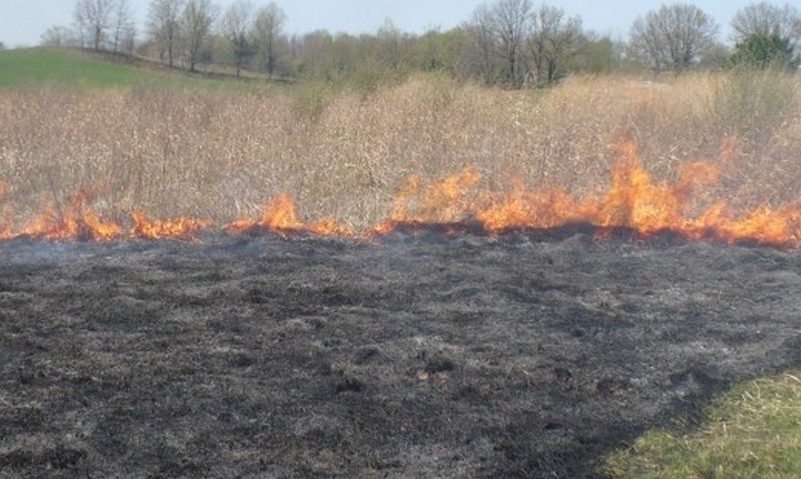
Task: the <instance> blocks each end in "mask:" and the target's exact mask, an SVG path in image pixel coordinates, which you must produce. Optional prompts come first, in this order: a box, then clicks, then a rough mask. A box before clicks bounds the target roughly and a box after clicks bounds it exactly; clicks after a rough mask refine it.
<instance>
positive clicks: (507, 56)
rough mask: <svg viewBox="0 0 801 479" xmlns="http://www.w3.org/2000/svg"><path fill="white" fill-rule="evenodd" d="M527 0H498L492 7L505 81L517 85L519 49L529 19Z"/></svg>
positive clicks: (494, 29)
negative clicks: (503, 61) (504, 63)
mask: <svg viewBox="0 0 801 479" xmlns="http://www.w3.org/2000/svg"><path fill="white" fill-rule="evenodd" d="M530 11H531V2H530V1H529V0H498V1H497V3H495V5H494V7H493V8H492V19H493V24H494V25H493V31H494V32H495V34H496V36H497V38H498V41H499V44H498V52H499V54H500V55H501V57H502V58H503V59H504V60H505V62H506V74H505V76H506V81H507V83H508V84H510V85H518V84H519V83H520V80H521V77H522V75H521V74H520V53H521V52H520V50H521V48H522V45H523V39H524V35H525V33H526V23H527V22H528V20H529V12H530Z"/></svg>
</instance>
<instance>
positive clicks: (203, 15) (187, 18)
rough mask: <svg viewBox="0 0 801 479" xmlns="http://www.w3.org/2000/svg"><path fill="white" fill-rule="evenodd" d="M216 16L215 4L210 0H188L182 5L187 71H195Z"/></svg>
mask: <svg viewBox="0 0 801 479" xmlns="http://www.w3.org/2000/svg"><path fill="white" fill-rule="evenodd" d="M216 16H217V6H216V5H215V4H213V3H212V2H211V0H189V1H188V2H187V3H186V6H185V7H184V12H183V15H182V16H181V23H182V29H183V32H184V33H183V35H184V41H185V45H186V59H187V63H189V71H192V72H193V71H195V66H196V65H197V63H198V61H199V60H200V56H201V54H202V52H203V49H204V48H205V47H206V45H208V43H209V38H210V36H211V26H212V24H213V23H214V18H215V17H216Z"/></svg>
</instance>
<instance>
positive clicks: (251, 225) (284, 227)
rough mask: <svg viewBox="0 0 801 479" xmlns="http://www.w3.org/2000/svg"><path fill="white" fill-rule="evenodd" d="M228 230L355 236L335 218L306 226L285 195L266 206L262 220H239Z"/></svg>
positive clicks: (292, 203) (277, 197) (350, 229)
mask: <svg viewBox="0 0 801 479" xmlns="http://www.w3.org/2000/svg"><path fill="white" fill-rule="evenodd" d="M226 229H227V230H228V231H229V232H232V233H247V232H254V231H269V232H273V233H278V234H281V235H286V234H289V233H310V234H316V235H320V236H352V235H354V234H355V231H354V230H353V229H352V228H350V227H349V226H347V225H345V224H342V223H339V222H337V221H336V220H335V219H333V218H323V219H321V220H318V221H315V222H312V223H310V224H308V225H307V224H304V223H303V222H302V221H300V219H298V215H297V207H296V206H295V202H294V201H293V200H292V198H290V197H289V195H285V194H281V195H278V196H276V197H275V198H273V200H272V201H270V202H269V203H267V204H266V205H264V212H263V213H262V216H261V218H260V219H258V220H254V219H243V220H237V221H234V222H233V223H231V224H230V225H229V226H228V228H226Z"/></svg>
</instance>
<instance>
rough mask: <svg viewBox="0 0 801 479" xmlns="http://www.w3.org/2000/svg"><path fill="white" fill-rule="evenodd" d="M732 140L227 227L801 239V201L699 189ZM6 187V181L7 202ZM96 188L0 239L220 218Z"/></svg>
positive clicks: (194, 227) (159, 233)
mask: <svg viewBox="0 0 801 479" xmlns="http://www.w3.org/2000/svg"><path fill="white" fill-rule="evenodd" d="M732 150H733V143H732V142H726V143H724V148H723V154H722V155H721V159H719V160H718V161H717V162H715V163H712V162H709V161H697V162H693V163H686V164H684V165H683V166H682V167H681V168H680V169H679V171H678V175H677V176H678V177H677V179H676V180H674V181H657V180H655V179H654V178H653V176H652V175H651V174H650V173H649V172H648V170H647V169H646V168H645V167H644V165H643V164H642V161H641V160H640V157H639V154H638V152H637V148H636V146H635V145H634V144H633V143H632V142H629V141H623V142H621V143H620V144H619V145H618V161H617V163H616V164H615V165H614V166H613V168H612V171H611V181H610V184H609V187H608V188H607V189H606V191H605V192H603V193H601V194H599V195H595V196H579V195H575V194H572V193H570V192H569V191H567V190H565V189H562V188H556V187H551V188H545V189H539V190H537V189H530V188H528V187H527V186H526V185H525V184H524V182H523V181H522V180H520V179H512V180H510V182H509V183H508V187H507V188H506V189H504V190H502V191H493V190H487V189H482V188H481V184H482V175H481V173H480V172H479V170H478V169H476V168H466V169H464V170H463V171H461V172H459V173H457V174H455V175H453V176H450V177H447V178H444V179H441V180H438V181H431V182H427V181H425V180H423V179H422V178H421V177H419V176H413V177H411V178H410V179H409V180H408V181H407V182H406V183H405V184H404V186H403V187H402V188H401V191H400V192H399V194H398V195H397V197H396V199H395V201H394V204H393V207H392V210H391V213H390V215H389V216H388V217H387V218H386V219H384V220H383V221H380V222H379V223H377V224H376V225H375V226H372V227H368V228H365V229H362V230H355V229H353V228H352V227H350V226H349V225H347V224H345V223H342V222H340V221H338V220H336V219H334V218H330V217H329V218H323V219H320V220H312V221H304V220H303V219H302V218H301V216H300V215H299V214H298V208H297V206H296V204H295V202H294V201H293V200H292V198H291V197H289V196H288V195H284V194H282V195H278V196H276V197H275V198H273V199H272V201H270V202H268V203H267V204H266V205H265V206H264V210H263V212H262V214H261V217H259V218H246V219H240V220H237V221H234V222H232V223H231V224H230V225H228V226H227V227H226V228H225V229H226V231H228V232H229V233H232V234H243V233H260V232H269V233H274V234H278V235H280V236H284V237H289V236H291V235H294V234H311V235H319V236H335V237H374V236H380V235H385V234H388V233H391V232H392V231H395V230H397V229H399V228H404V229H415V228H419V227H426V226H432V225H435V226H437V227H439V228H440V229H441V230H444V231H453V232H464V231H466V230H470V231H473V230H476V229H478V230H481V231H483V232H485V233H488V234H503V233H505V232H508V231H513V230H534V229H536V230H540V229H550V228H558V227H560V226H565V225H569V224H574V223H583V224H589V225H593V226H595V227H596V228H598V231H599V232H600V233H602V232H604V231H610V230H611V229H615V228H625V229H630V230H632V231H633V232H635V233H636V234H637V235H639V236H640V237H643V238H647V237H650V236H652V235H657V234H660V233H662V232H671V233H675V234H679V235H681V236H683V237H684V238H687V239H692V240H714V241H721V242H725V243H735V242H738V241H741V240H747V241H752V242H756V243H760V244H771V245H782V246H792V247H798V246H800V245H801V207H799V206H798V205H785V206H783V207H780V208H772V207H770V206H768V205H764V206H762V207H760V208H757V209H756V210H754V211H751V212H749V213H746V214H743V215H739V216H737V215H734V214H733V213H732V212H731V211H730V208H729V205H728V204H727V203H726V201H723V200H720V201H713V202H711V204H709V203H708V202H707V206H706V207H705V208H704V206H703V204H704V202H703V201H701V199H702V198H699V197H698V196H697V193H698V192H699V191H702V190H703V189H705V188H707V187H709V186H713V185H715V184H716V182H717V181H718V180H719V178H720V177H721V172H722V170H723V169H724V168H726V167H727V166H728V165H729V164H730V163H731V162H732V157H733V155H732ZM6 193H7V187H6V185H5V184H4V183H0V200H2V199H3V197H4V196H5V195H6ZM90 200H91V195H90V194H89V193H88V192H87V191H81V192H79V193H78V194H76V195H75V196H74V197H73V198H72V200H71V201H70V202H69V204H68V205H67V206H66V208H64V209H63V211H60V210H58V209H56V208H53V207H50V208H46V209H45V210H44V211H43V212H42V213H41V214H40V215H39V216H38V217H36V218H34V219H33V220H31V221H29V222H28V223H27V224H25V225H24V226H23V227H22V228H20V229H14V228H13V227H12V225H11V224H10V222H8V221H6V220H3V219H2V214H4V213H7V212H8V205H6V206H5V207H4V209H3V210H2V211H0V239H10V238H15V237H19V236H27V237H35V238H42V239H46V240H52V241H66V240H86V241H89V240H91V241H111V240H114V239H119V238H142V239H153V240H155V239H162V238H179V239H191V238H193V237H194V236H195V235H196V234H197V233H199V232H200V231H202V230H205V229H208V228H210V227H211V222H210V221H207V220H198V219H193V218H177V219H171V220H151V219H149V218H148V217H147V216H145V214H144V213H142V212H138V211H135V212H133V213H132V214H131V220H132V226H131V227H130V229H128V230H127V232H125V231H126V230H125V229H124V228H123V227H122V226H120V225H119V224H118V223H116V222H114V221H110V220H105V219H102V218H100V217H99V216H98V215H97V214H95V213H94V212H93V211H92V209H91V208H90V207H89V203H90Z"/></svg>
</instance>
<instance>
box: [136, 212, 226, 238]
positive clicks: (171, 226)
mask: <svg viewBox="0 0 801 479" xmlns="http://www.w3.org/2000/svg"><path fill="white" fill-rule="evenodd" d="M131 219H132V220H133V228H131V236H133V237H137V238H142V239H151V240H157V239H164V238H182V239H188V238H192V237H193V236H194V235H195V234H196V233H198V232H200V231H202V230H204V229H207V228H209V227H210V226H211V224H212V222H211V221H209V220H198V219H194V218H176V219H170V220H151V219H149V218H148V217H147V216H145V215H144V213H142V212H140V211H134V212H133V213H131Z"/></svg>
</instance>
